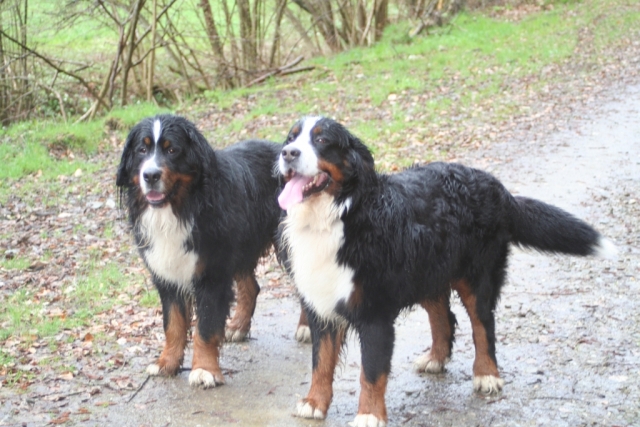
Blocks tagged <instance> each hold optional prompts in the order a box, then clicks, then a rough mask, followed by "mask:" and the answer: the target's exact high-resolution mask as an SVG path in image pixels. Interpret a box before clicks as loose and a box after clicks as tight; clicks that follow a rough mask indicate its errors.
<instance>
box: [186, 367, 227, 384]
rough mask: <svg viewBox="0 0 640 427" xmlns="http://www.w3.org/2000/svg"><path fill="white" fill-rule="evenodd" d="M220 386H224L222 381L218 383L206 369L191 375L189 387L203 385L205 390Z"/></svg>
mask: <svg viewBox="0 0 640 427" xmlns="http://www.w3.org/2000/svg"><path fill="white" fill-rule="evenodd" d="M218 384H222V382H221V381H218V382H216V379H215V378H214V376H213V374H212V373H211V372H209V371H205V370H204V369H194V370H193V371H191V373H190V374H189V385H190V386H193V387H197V386H199V385H202V386H203V387H204V388H210V387H215V386H216V385H218Z"/></svg>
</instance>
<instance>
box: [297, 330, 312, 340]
mask: <svg viewBox="0 0 640 427" xmlns="http://www.w3.org/2000/svg"><path fill="white" fill-rule="evenodd" d="M296 340H297V341H298V342H311V329H309V327H308V326H298V330H296Z"/></svg>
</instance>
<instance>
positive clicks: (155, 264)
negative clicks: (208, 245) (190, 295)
mask: <svg viewBox="0 0 640 427" xmlns="http://www.w3.org/2000/svg"><path fill="white" fill-rule="evenodd" d="M139 227H140V228H139V230H140V233H141V236H142V241H141V242H140V246H141V247H142V248H144V249H143V251H142V254H143V257H144V260H145V261H146V263H147V265H148V266H149V269H150V270H151V271H152V272H153V273H154V274H155V275H156V276H158V277H159V278H161V279H163V280H165V281H166V282H167V284H169V285H174V286H177V287H179V288H182V289H183V290H185V291H190V290H191V285H192V283H193V275H194V274H195V271H196V264H197V262H198V255H197V254H196V253H195V252H194V251H189V250H187V247H186V243H187V242H188V240H189V239H191V230H192V228H193V224H191V223H187V224H183V223H181V222H180V221H179V220H178V218H177V217H176V216H175V215H174V214H173V212H172V210H171V206H165V207H163V208H159V209H153V208H147V209H146V210H145V212H144V213H143V214H142V216H141V217H140V223H139Z"/></svg>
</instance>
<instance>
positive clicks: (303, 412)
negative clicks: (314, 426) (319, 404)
mask: <svg viewBox="0 0 640 427" xmlns="http://www.w3.org/2000/svg"><path fill="white" fill-rule="evenodd" d="M296 411H297V412H296V416H298V417H300V418H312V419H316V420H324V419H325V418H326V416H327V414H326V413H325V412H323V411H322V410H321V409H319V408H316V407H314V406H313V405H312V404H311V402H310V401H309V400H307V399H304V400H301V401H299V402H298V405H297V407H296Z"/></svg>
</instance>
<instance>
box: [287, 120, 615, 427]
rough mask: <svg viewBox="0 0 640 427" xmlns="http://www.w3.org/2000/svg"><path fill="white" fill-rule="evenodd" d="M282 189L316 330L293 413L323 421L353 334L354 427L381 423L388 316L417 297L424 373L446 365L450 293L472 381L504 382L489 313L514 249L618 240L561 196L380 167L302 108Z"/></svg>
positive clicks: (451, 323)
mask: <svg viewBox="0 0 640 427" xmlns="http://www.w3.org/2000/svg"><path fill="white" fill-rule="evenodd" d="M279 169H280V172H281V174H282V176H283V178H284V179H285V181H286V185H285V187H284V189H283V191H282V193H281V195H280V196H279V202H280V206H281V207H282V208H283V209H285V210H287V219H286V221H285V225H284V232H283V239H284V242H285V246H286V247H287V249H288V254H289V257H290V260H289V261H290V266H291V270H292V274H293V278H294V281H295V284H296V286H297V288H298V290H299V292H300V294H301V296H302V299H303V302H304V304H305V309H306V311H307V315H308V318H309V324H310V328H311V339H312V343H313V359H312V362H313V363H312V364H313V374H312V380H311V389H310V391H309V393H308V395H307V397H306V398H305V399H303V400H302V401H301V402H299V404H298V409H297V415H299V416H301V417H305V418H325V417H326V415H327V410H328V408H329V405H330V403H331V400H332V396H333V388H332V382H333V374H334V369H335V366H336V363H337V362H338V359H339V354H340V349H341V346H342V345H343V339H344V335H345V330H347V329H349V328H351V329H353V330H355V332H356V333H357V334H358V336H359V339H360V346H361V353H362V364H361V366H362V368H361V375H360V385H361V390H360V400H359V407H358V414H357V416H356V418H355V421H354V423H353V425H356V426H383V425H385V424H386V421H387V410H386V405H385V391H386V387H387V379H388V375H389V372H390V369H391V356H392V353H393V347H394V320H395V319H396V317H397V316H398V314H399V313H400V312H401V311H402V310H403V309H405V308H408V307H411V306H414V305H416V304H420V305H421V306H422V307H424V308H425V309H426V311H427V312H428V314H429V321H430V324H431V334H432V347H431V350H430V352H428V353H427V354H425V355H423V356H422V357H421V358H420V359H419V360H418V361H417V364H418V366H419V370H422V371H427V372H440V371H442V370H443V368H444V365H445V363H446V362H447V360H448V359H449V357H450V356H451V349H452V344H453V340H454V327H455V324H456V319H455V317H454V315H453V313H452V312H451V310H450V307H449V300H450V295H451V293H452V291H456V292H457V293H458V295H459V296H460V299H461V301H462V303H463V305H464V307H465V308H466V311H467V313H468V315H469V317H470V319H471V325H472V329H473V341H474V344H475V350H476V354H475V361H474V364H473V385H474V388H475V389H476V390H478V391H480V392H484V393H491V392H496V391H498V390H500V389H501V388H502V386H503V380H502V379H501V378H500V374H499V372H498V365H497V362H496V355H495V330H494V324H495V319H494V313H493V311H494V309H495V307H496V303H497V301H498V297H499V295H500V289H501V287H502V285H503V284H504V281H505V274H506V273H505V271H506V266H507V258H508V255H509V245H510V243H514V244H517V245H521V246H524V247H530V248H534V249H537V250H540V251H545V252H554V253H565V254H572V255H580V256H586V255H597V254H600V255H608V254H613V253H614V251H615V248H614V247H613V244H612V243H611V242H610V241H608V240H606V239H604V238H603V237H602V236H601V235H600V234H599V233H598V232H597V231H595V230H594V229H593V228H592V227H590V226H589V225H587V224H586V223H584V222H583V221H581V220H578V219H576V218H574V217H573V216H571V215H570V214H568V213H567V212H565V211H562V210H560V209H558V208H556V207H554V206H551V205H548V204H545V203H543V202H540V201H537V200H533V199H529V198H525V197H514V196H512V195H511V194H510V193H509V192H508V191H507V190H506V189H505V188H504V186H503V185H502V184H501V183H500V182H499V181H498V180H497V179H495V178H494V177H493V176H491V175H489V174H488V173H485V172H483V171H480V170H477V169H472V168H468V167H465V166H462V165H459V164H446V163H431V164H428V165H426V166H422V167H412V168H409V169H407V170H405V171H404V172H401V173H398V174H394V175H383V174H378V173H376V171H375V167H374V160H373V157H372V155H371V153H370V151H369V150H368V149H367V147H366V146H365V145H364V144H363V143H362V142H361V141H360V140H359V139H358V138H356V137H355V136H353V135H352V134H351V133H350V132H349V131H348V130H347V129H346V128H344V127H343V126H342V125H340V124H339V123H337V122H335V121H333V120H330V119H326V118H320V117H310V118H305V119H303V120H301V121H300V122H298V123H297V124H296V125H295V126H293V128H292V129H291V131H290V132H289V135H288V138H287V141H286V142H285V144H284V147H283V149H282V152H281V154H280V159H279Z"/></svg>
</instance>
